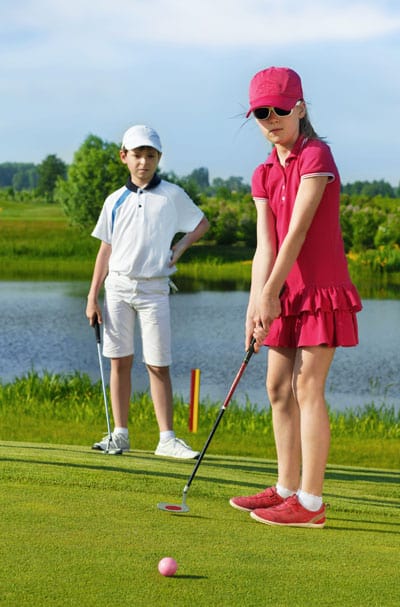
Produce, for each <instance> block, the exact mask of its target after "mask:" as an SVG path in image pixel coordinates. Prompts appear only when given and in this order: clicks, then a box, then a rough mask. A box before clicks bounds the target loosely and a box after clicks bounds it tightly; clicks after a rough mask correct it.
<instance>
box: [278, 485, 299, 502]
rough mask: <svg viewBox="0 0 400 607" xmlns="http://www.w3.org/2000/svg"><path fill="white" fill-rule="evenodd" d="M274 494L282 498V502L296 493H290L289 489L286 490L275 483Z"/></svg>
mask: <svg viewBox="0 0 400 607" xmlns="http://www.w3.org/2000/svg"><path fill="white" fill-rule="evenodd" d="M276 492H277V494H278V495H280V496H281V497H283V499H284V500H285V499H287V498H288V497H290V496H291V495H294V494H295V493H296V491H291V490H290V489H286V487H282V485H280V484H279V483H276Z"/></svg>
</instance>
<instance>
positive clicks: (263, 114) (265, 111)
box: [253, 100, 301, 120]
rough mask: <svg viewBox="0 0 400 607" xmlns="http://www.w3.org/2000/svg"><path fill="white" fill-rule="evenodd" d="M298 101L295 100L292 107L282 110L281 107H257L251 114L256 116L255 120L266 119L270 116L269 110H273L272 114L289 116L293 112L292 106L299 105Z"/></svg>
mask: <svg viewBox="0 0 400 607" xmlns="http://www.w3.org/2000/svg"><path fill="white" fill-rule="evenodd" d="M300 103H301V100H299V101H297V103H296V104H295V105H294V107H292V109H291V110H284V109H282V108H281V107H258V108H256V109H255V110H253V114H254V116H255V117H256V118H257V120H268V118H269V117H270V116H271V112H274V114H275V115H276V116H279V117H283V116H291V114H293V110H294V108H295V107H296V106H297V105H300Z"/></svg>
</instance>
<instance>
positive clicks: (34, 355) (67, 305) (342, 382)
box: [0, 282, 400, 410]
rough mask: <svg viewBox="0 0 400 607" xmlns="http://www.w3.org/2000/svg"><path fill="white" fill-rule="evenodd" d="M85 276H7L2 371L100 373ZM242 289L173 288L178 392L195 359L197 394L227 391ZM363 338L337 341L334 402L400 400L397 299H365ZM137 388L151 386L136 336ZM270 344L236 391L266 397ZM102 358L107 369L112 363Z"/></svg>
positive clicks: (238, 342) (239, 334)
mask: <svg viewBox="0 0 400 607" xmlns="http://www.w3.org/2000/svg"><path fill="white" fill-rule="evenodd" d="M87 288H88V285H87V284H86V283H82V282H0V302H1V309H2V327H1V330H0V380H1V381H2V382H3V383H5V382H8V381H12V380H13V379H15V378H16V377H20V376H22V375H25V374H26V373H28V372H29V371H30V370H35V371H37V372H39V373H41V372H43V371H49V372H53V373H71V372H74V371H75V370H77V371H79V372H82V373H87V374H88V375H89V376H90V377H91V378H92V379H93V380H96V381H97V380H98V379H99V368H98V359H97V349H96V342H95V337H94V331H93V329H91V328H90V327H89V325H88V323H87V320H86V318H85V315H84V311H85V305H86V294H87ZM247 298H248V294H247V292H245V291H224V292H218V291H201V292H198V293H181V292H179V293H177V294H175V295H173V296H171V314H172V331H173V359H174V362H173V365H172V367H171V373H172V380H173V388H174V393H175V394H180V395H182V396H183V397H184V398H185V400H188V399H189V394H190V373H191V369H192V368H198V369H200V371H201V381H200V398H201V399H205V398H207V397H209V399H210V400H211V401H212V402H221V401H223V400H224V398H225V396H226V394H227V391H228V390H229V387H230V385H231V383H232V381H233V379H234V377H235V375H236V373H237V371H238V369H239V367H240V364H241V362H242V359H243V355H244V351H243V348H244V345H243V335H244V316H245V311H246V306H247ZM363 304H364V309H363V311H362V312H361V313H360V314H359V332H360V345H359V346H358V347H356V348H338V350H337V352H336V355H335V359H334V362H333V365H332V368H331V371H330V374H329V378H328V383H327V400H328V403H329V405H330V406H331V408H332V409H336V410H343V409H346V408H354V407H356V406H358V405H360V406H363V405H365V404H369V403H371V402H374V403H375V405H377V406H380V405H381V404H383V403H384V404H386V405H393V406H395V408H396V409H399V408H400V300H373V299H366V300H364V302H363ZM135 343H136V361H135V365H134V370H133V389H134V391H144V390H147V389H148V380H147V373H146V369H145V367H144V364H143V363H142V361H141V346H140V339H139V338H138V339H137V340H136V342H135ZM265 366H266V350H264V351H262V352H261V353H259V354H258V355H256V356H253V357H252V359H251V361H250V363H249V365H248V367H247V369H246V372H245V373H244V375H243V377H242V379H241V382H240V384H239V386H238V388H237V390H236V393H235V399H236V400H237V401H238V402H239V403H240V404H243V403H245V402H246V399H248V400H249V401H250V402H251V403H252V404H254V405H256V406H257V407H259V408H261V407H264V406H266V405H268V401H267V397H266V393H265V389H264V376H265ZM108 368H109V367H108V361H107V360H105V369H106V370H108Z"/></svg>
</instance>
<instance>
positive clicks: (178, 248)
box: [169, 215, 210, 267]
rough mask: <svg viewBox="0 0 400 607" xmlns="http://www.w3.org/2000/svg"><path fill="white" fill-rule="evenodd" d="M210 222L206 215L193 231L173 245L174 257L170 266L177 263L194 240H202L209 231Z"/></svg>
mask: <svg viewBox="0 0 400 607" xmlns="http://www.w3.org/2000/svg"><path fill="white" fill-rule="evenodd" d="M209 227H210V224H209V222H208V219H207V217H206V216H205V215H204V216H203V218H202V220H201V221H200V222H199V223H198V224H197V226H196V227H195V229H194V230H193V231H192V232H188V233H187V234H185V235H184V236H183V237H182V238H181V239H180V240H178V242H176V243H175V244H174V246H173V247H172V258H171V261H170V262H169V267H172V266H174V265H175V264H176V262H177V261H178V259H179V258H180V257H182V255H183V253H184V252H185V251H186V249H188V248H189V247H190V246H192V244H193V243H194V242H197V241H198V240H200V238H201V237H202V236H203V235H204V234H205V233H206V232H207V230H208V228H209Z"/></svg>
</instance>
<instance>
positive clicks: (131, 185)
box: [126, 173, 161, 192]
mask: <svg viewBox="0 0 400 607" xmlns="http://www.w3.org/2000/svg"><path fill="white" fill-rule="evenodd" d="M159 183H161V177H160V176H159V175H157V173H154V175H153V177H152V178H151V180H150V182H149V183H148V184H147V185H146V187H145V188H141V187H140V186H137V185H136V184H135V183H133V181H132V179H131V177H130V176H129V178H128V181H127V182H126V187H127V188H128V190H130V191H131V192H137V191H138V190H152V189H153V188H155V187H157V186H158V184H159Z"/></svg>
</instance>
